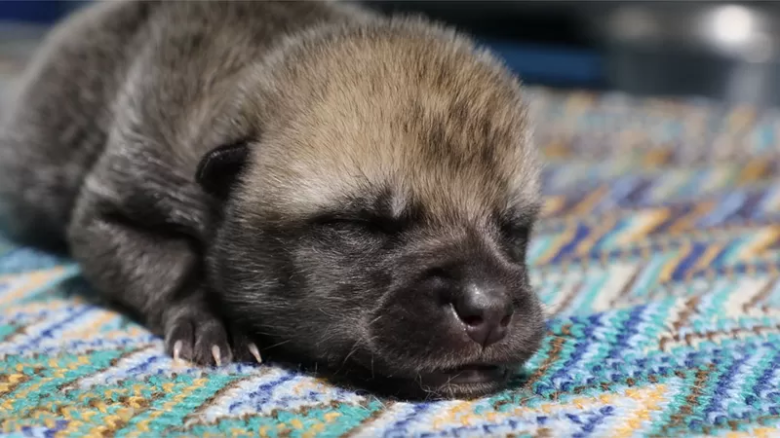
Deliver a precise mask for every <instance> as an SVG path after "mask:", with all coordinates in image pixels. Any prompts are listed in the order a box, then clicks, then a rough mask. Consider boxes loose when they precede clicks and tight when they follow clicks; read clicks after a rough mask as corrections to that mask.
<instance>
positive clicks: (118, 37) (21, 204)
mask: <svg viewBox="0 0 780 438" xmlns="http://www.w3.org/2000/svg"><path fill="white" fill-rule="evenodd" d="M157 6H158V5H157V4H156V3H147V2H142V3H136V2H119V3H115V2H106V3H104V4H99V5H97V6H95V7H91V8H88V9H87V10H84V11H79V12H77V13H76V14H75V15H74V16H73V17H71V18H69V19H68V20H66V21H65V22H64V23H62V24H61V25H59V26H58V27H56V28H55V29H54V30H53V31H52V32H51V33H50V34H49V35H48V36H47V37H46V39H45V40H44V42H43V45H42V47H41V49H40V50H39V51H38V52H37V53H36V54H35V56H34V58H33V59H32V62H31V64H30V65H29V66H28V68H27V69H26V71H25V72H24V74H23V76H22V78H21V80H22V82H21V84H20V88H19V89H18V90H15V91H16V92H15V93H14V99H13V101H12V102H9V105H8V106H6V107H5V108H4V109H3V111H2V117H3V124H2V126H1V127H0V202H1V203H0V208H1V209H2V210H0V214H2V218H3V219H4V222H6V223H5V224H4V225H5V227H4V228H5V230H4V231H9V232H10V233H11V234H12V235H14V236H15V237H23V238H24V239H26V240H32V241H34V243H42V244H43V243H45V244H46V245H48V244H50V243H55V244H58V245H59V244H62V242H61V240H62V232H63V230H64V227H65V226H66V225H67V221H68V216H69V214H70V210H71V206H72V204H73V202H74V198H75V196H76V194H77V192H78V188H79V185H80V182H81V181H82V179H83V177H84V174H85V172H86V171H87V169H88V168H89V167H90V166H91V164H92V163H93V162H94V160H95V159H96V157H97V155H98V154H99V153H100V151H101V148H102V147H103V145H104V144H105V142H106V136H107V132H108V129H109V126H110V123H111V113H110V102H111V101H112V100H113V99H114V97H115V94H116V90H117V88H118V87H119V84H120V83H121V82H122V80H123V71H124V70H125V69H126V66H127V65H128V64H129V62H130V60H131V58H132V52H133V50H132V49H133V47H134V46H136V45H138V42H139V41H138V40H139V38H138V37H137V34H138V31H139V29H141V28H142V27H143V25H144V23H145V22H146V20H147V18H148V16H149V14H150V13H152V11H153V10H154V9H155V8H156V7H157Z"/></svg>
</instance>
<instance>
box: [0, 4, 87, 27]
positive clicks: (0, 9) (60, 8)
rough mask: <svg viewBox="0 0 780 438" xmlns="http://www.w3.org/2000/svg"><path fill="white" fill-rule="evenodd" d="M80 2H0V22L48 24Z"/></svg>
mask: <svg viewBox="0 0 780 438" xmlns="http://www.w3.org/2000/svg"><path fill="white" fill-rule="evenodd" d="M81 3H82V2H79V1H63V0H47V1H31V0H8V1H0V20H3V21H19V22H24V23H36V24H49V23H53V22H55V21H56V20H58V19H59V18H60V17H62V16H63V15H65V14H67V13H68V12H69V11H71V10H72V9H74V8H75V7H78V6H79V5H80V4H81Z"/></svg>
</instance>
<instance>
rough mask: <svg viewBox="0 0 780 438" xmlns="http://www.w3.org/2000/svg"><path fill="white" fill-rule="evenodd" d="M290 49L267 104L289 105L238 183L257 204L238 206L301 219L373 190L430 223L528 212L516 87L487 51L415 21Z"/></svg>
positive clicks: (529, 152)
mask: <svg viewBox="0 0 780 438" xmlns="http://www.w3.org/2000/svg"><path fill="white" fill-rule="evenodd" d="M356 34H358V35H359V36H358V37H355V35H356ZM300 47H303V48H304V49H305V50H292V51H291V50H286V51H284V53H285V55H286V56H284V57H283V58H282V59H278V60H276V61H275V62H276V63H277V64H278V65H274V67H273V68H272V69H270V70H271V71H273V72H275V78H276V80H278V81H279V82H282V81H285V82H288V83H287V84H286V85H287V86H286V87H284V90H285V92H286V93H288V94H287V95H281V96H278V100H273V99H272V100H271V101H272V102H273V103H272V105H274V110H275V111H277V112H279V111H280V109H282V108H280V107H284V106H286V105H289V103H290V102H294V103H295V104H296V105H295V106H293V107H286V108H283V110H282V111H281V114H282V115H280V117H281V118H283V120H284V122H285V123H286V125H285V126H284V128H282V129H279V130H274V129H273V128H271V130H270V132H265V133H263V135H262V136H263V145H262V147H261V148H256V149H257V150H259V151H261V152H260V153H258V154H256V156H255V157H254V163H253V165H252V166H251V170H250V172H251V173H250V175H249V178H247V181H248V182H249V183H248V184H246V185H245V187H244V191H245V192H246V194H245V196H247V197H249V198H254V199H257V200H258V202H251V201H250V202H246V204H248V205H252V206H253V207H255V208H257V211H253V212H252V213H254V214H259V215H261V216H263V217H264V218H265V219H267V218H268V216H269V215H273V216H283V217H285V218H288V219H289V217H290V216H293V217H297V216H301V217H305V216H309V215H311V214H315V213H316V212H317V210H318V209H324V208H328V207H332V206H333V205H337V204H338V203H339V201H340V200H344V199H347V198H349V197H350V196H354V197H360V196H364V195H365V194H366V193H371V192H372V191H380V190H382V189H383V188H391V189H392V191H393V194H394V199H393V202H394V204H395V205H396V206H397V208H398V209H399V210H401V209H402V207H404V206H406V205H411V204H416V205H420V206H422V207H423V208H424V210H425V213H426V218H427V219H428V220H430V221H432V222H435V223H439V224H450V225H451V224H454V223H456V222H461V221H463V220H465V221H467V222H478V221H481V220H486V219H487V218H489V217H490V215H491V214H501V213H503V212H505V211H506V210H507V209H510V208H517V209H525V208H535V206H536V204H537V203H538V199H537V193H538V189H539V187H538V169H539V164H538V162H537V158H536V155H535V150H534V147H533V145H531V144H529V142H530V138H529V136H528V135H526V134H527V132H528V129H527V126H526V124H527V122H526V111H525V109H524V104H523V100H522V95H521V92H520V90H521V88H520V84H519V83H518V82H517V80H516V79H515V78H513V77H512V76H510V75H508V74H507V73H505V70H503V69H500V68H498V67H499V64H498V62H497V61H496V60H495V59H493V58H492V57H491V56H489V55H488V54H486V53H479V54H478V56H476V57H475V56H474V50H475V49H474V47H473V46H472V45H471V44H470V43H469V42H467V41H465V40H463V39H461V38H459V37H457V36H455V35H454V34H452V33H449V32H446V31H443V30H440V29H439V28H431V27H430V25H428V26H422V25H420V24H418V23H416V22H414V21H412V22H408V21H407V22H396V23H393V24H391V25H390V28H389V29H387V28H381V27H380V28H379V29H377V28H376V27H371V28H366V29H361V30H359V31H352V33H351V34H339V33H334V34H330V35H327V36H324V37H323V35H318V39H317V40H316V41H315V40H311V41H307V42H305V43H304V44H302V45H300ZM264 67H265V66H264ZM262 70H263V72H264V73H265V74H267V71H268V70H269V69H267V68H262ZM248 92H251V90H248ZM257 94H258V95H265V93H257ZM263 104H265V101H264V102H263V103H260V104H259V105H263ZM254 111H258V112H262V110H261V109H254ZM250 112H251V111H250ZM272 126H273V125H272V124H268V125H266V129H269V127H272ZM290 163H295V165H294V166H291V165H290ZM261 200H262V201H261Z"/></svg>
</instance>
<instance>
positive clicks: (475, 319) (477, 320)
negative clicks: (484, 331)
mask: <svg viewBox="0 0 780 438" xmlns="http://www.w3.org/2000/svg"><path fill="white" fill-rule="evenodd" d="M460 320H461V321H463V322H464V323H465V324H466V325H469V326H472V327H474V326H478V325H480V324H482V323H483V322H484V321H482V318H481V317H479V316H462V317H461V318H460Z"/></svg>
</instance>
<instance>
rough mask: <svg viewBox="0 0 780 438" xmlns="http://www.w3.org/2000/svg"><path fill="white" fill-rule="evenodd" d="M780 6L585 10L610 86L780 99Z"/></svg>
mask: <svg viewBox="0 0 780 438" xmlns="http://www.w3.org/2000/svg"><path fill="white" fill-rule="evenodd" d="M779 11H780V7H779V5H778V4H777V3H774V2H765V3H764V2H758V3H749V4H730V3H700V2H683V3H676V2H652V3H651V2H647V3H645V2H630V3H624V4H613V5H608V6H605V5H603V4H602V5H601V9H600V10H599V8H598V7H597V8H593V9H590V10H584V11H581V16H582V18H583V20H584V22H586V23H587V26H588V27H589V29H590V30H591V32H592V33H593V35H595V36H596V39H597V40H598V41H599V42H600V45H601V48H602V51H603V52H602V53H603V56H604V58H603V59H604V75H605V79H606V82H607V83H609V84H610V87H611V88H616V89H619V90H623V91H627V92H630V93H632V94H639V95H655V96H658V95H695V96H705V97H710V98H714V99H718V100H722V101H725V102H732V103H751V104H756V105H759V106H765V105H774V106H777V105H778V104H780V68H779V67H780V38H779V36H780V32H778V30H779V28H780V26H779V25H780V14H778V12H779Z"/></svg>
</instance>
